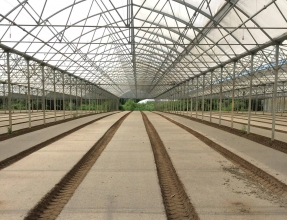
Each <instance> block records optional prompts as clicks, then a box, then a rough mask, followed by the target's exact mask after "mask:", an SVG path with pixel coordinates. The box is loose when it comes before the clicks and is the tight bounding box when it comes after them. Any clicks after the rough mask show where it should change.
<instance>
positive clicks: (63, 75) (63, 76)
mask: <svg viewBox="0 0 287 220" xmlns="http://www.w3.org/2000/svg"><path fill="white" fill-rule="evenodd" d="M62 80H63V85H62V86H63V114H64V119H66V111H65V110H66V108H65V73H62Z"/></svg>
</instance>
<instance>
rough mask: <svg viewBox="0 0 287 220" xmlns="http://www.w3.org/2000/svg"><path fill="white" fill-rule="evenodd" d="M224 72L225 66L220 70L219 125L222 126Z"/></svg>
mask: <svg viewBox="0 0 287 220" xmlns="http://www.w3.org/2000/svg"><path fill="white" fill-rule="evenodd" d="M222 72H223V66H222V67H221V68H220V91H219V121H218V123H219V125H221V115H222V111H221V109H222V83H223V81H222Z"/></svg>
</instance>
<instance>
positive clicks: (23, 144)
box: [0, 112, 112, 161]
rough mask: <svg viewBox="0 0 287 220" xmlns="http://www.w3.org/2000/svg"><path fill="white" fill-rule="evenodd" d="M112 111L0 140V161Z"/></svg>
mask: <svg viewBox="0 0 287 220" xmlns="http://www.w3.org/2000/svg"><path fill="white" fill-rule="evenodd" d="M110 114H112V112H108V113H101V114H96V115H92V116H88V117H84V118H79V119H76V120H72V121H68V122H65V123H62V124H58V125H54V126H51V127H47V128H43V129H40V130H37V131H34V132H31V133H27V134H24V135H20V136H17V137H14V138H11V139H7V140H4V141H1V142H0V161H2V160H4V159H6V158H8V157H11V156H14V155H15V154H18V153H20V152H21V151H24V150H27V149H29V148H31V147H33V146H35V145H37V144H39V143H42V142H44V141H46V140H48V139H51V138H53V137H55V136H57V135H59V134H61V133H64V132H66V131H69V130H71V129H73V128H75V127H77V126H80V125H82V124H85V123H87V122H89V121H91V120H94V119H97V118H99V117H102V116H105V115H110Z"/></svg>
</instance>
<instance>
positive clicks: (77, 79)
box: [76, 78, 78, 117]
mask: <svg viewBox="0 0 287 220" xmlns="http://www.w3.org/2000/svg"><path fill="white" fill-rule="evenodd" d="M76 116H77V117H78V78H76Z"/></svg>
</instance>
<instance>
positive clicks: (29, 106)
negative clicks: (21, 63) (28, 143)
mask: <svg viewBox="0 0 287 220" xmlns="http://www.w3.org/2000/svg"><path fill="white" fill-rule="evenodd" d="M26 61H27V82H28V93H27V103H28V115H29V116H28V117H29V128H31V103H30V89H31V88H30V64H29V60H26Z"/></svg>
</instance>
